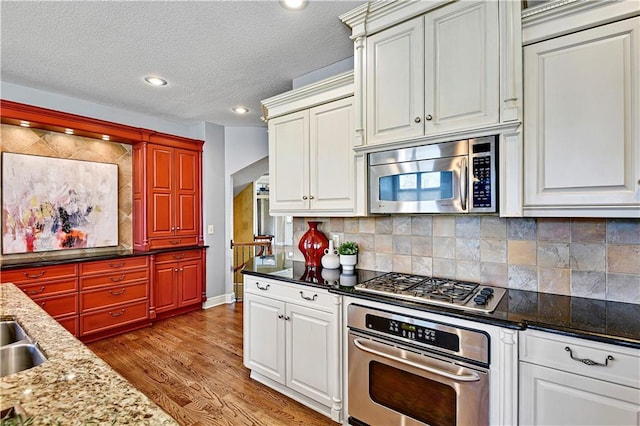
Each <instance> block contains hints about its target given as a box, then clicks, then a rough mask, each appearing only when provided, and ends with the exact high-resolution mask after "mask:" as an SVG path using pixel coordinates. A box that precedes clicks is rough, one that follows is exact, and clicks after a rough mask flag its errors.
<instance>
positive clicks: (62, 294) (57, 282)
mask: <svg viewBox="0 0 640 426" xmlns="http://www.w3.org/2000/svg"><path fill="white" fill-rule="evenodd" d="M2 282H3V283H13V284H15V285H16V286H18V288H20V289H21V290H22V291H23V292H25V294H27V295H28V296H29V297H30V298H31V299H33V301H34V302H36V303H37V304H38V305H40V307H41V308H42V309H44V310H45V311H46V312H47V313H48V314H49V315H51V316H52V317H53V318H54V319H55V320H56V321H58V322H59V323H60V324H62V325H63V326H64V327H65V328H66V329H67V330H69V332H70V333H71V334H73V335H74V336H77V335H78V334H79V330H78V312H79V310H78V266H77V264H66V265H56V266H43V267H31V268H21V269H15V270H10V271H6V272H2Z"/></svg>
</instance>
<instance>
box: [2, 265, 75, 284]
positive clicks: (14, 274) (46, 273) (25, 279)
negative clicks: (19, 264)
mask: <svg viewBox="0 0 640 426" xmlns="http://www.w3.org/2000/svg"><path fill="white" fill-rule="evenodd" d="M77 273H78V268H77V265H76V264H69V265H56V266H44V267H34V268H24V269H16V270H12V271H5V272H2V282H3V283H14V284H16V285H18V284H27V283H35V282H40V281H49V280H52V279H58V278H71V277H75V276H76V275H77Z"/></svg>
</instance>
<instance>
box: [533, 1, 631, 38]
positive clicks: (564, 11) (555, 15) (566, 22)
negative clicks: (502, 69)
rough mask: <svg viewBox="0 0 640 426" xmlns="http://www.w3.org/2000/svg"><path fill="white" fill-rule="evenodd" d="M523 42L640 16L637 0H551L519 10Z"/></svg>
mask: <svg viewBox="0 0 640 426" xmlns="http://www.w3.org/2000/svg"><path fill="white" fill-rule="evenodd" d="M521 16H522V42H523V44H524V45H527V44H532V43H537V42H539V41H543V40H547V39H550V38H554V37H559V36H562V35H566V34H569V33H572V32H576V31H581V30H585V29H588V28H593V27H596V26H600V25H605V24H608V23H611V22H614V21H619V20H622V19H626V18H630V17H633V16H640V2H639V1H637V0H552V1H549V2H546V3H543V4H540V5H538V6H535V7H531V8H527V9H524V10H523V11H522V15H521Z"/></svg>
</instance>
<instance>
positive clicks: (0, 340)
mask: <svg viewBox="0 0 640 426" xmlns="http://www.w3.org/2000/svg"><path fill="white" fill-rule="evenodd" d="M26 338H27V333H25V332H24V330H23V329H22V327H20V325H19V324H18V323H17V322H16V321H0V346H6V345H10V344H12V343H16V342H19V341H21V340H25V339H26Z"/></svg>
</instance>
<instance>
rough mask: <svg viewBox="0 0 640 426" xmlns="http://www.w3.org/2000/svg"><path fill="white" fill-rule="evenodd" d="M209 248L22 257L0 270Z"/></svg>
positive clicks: (6, 261)
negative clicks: (35, 258) (38, 257)
mask: <svg viewBox="0 0 640 426" xmlns="http://www.w3.org/2000/svg"><path fill="white" fill-rule="evenodd" d="M207 247H208V246H186V247H172V248H167V249H160V250H151V251H135V250H122V249H116V248H114V249H113V250H104V251H100V252H97V253H78V252H75V253H43V257H42V259H38V260H34V259H25V258H20V257H16V258H14V259H11V258H8V259H2V265H0V270H2V271H10V270H12V269H20V268H32V267H42V266H52V265H61V264H65V263H76V262H92V261H96V260H109V259H120V258H124V257H136V256H151V255H152V254H160V253H170V252H173V251H182V250H196V249H202V248H207Z"/></svg>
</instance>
